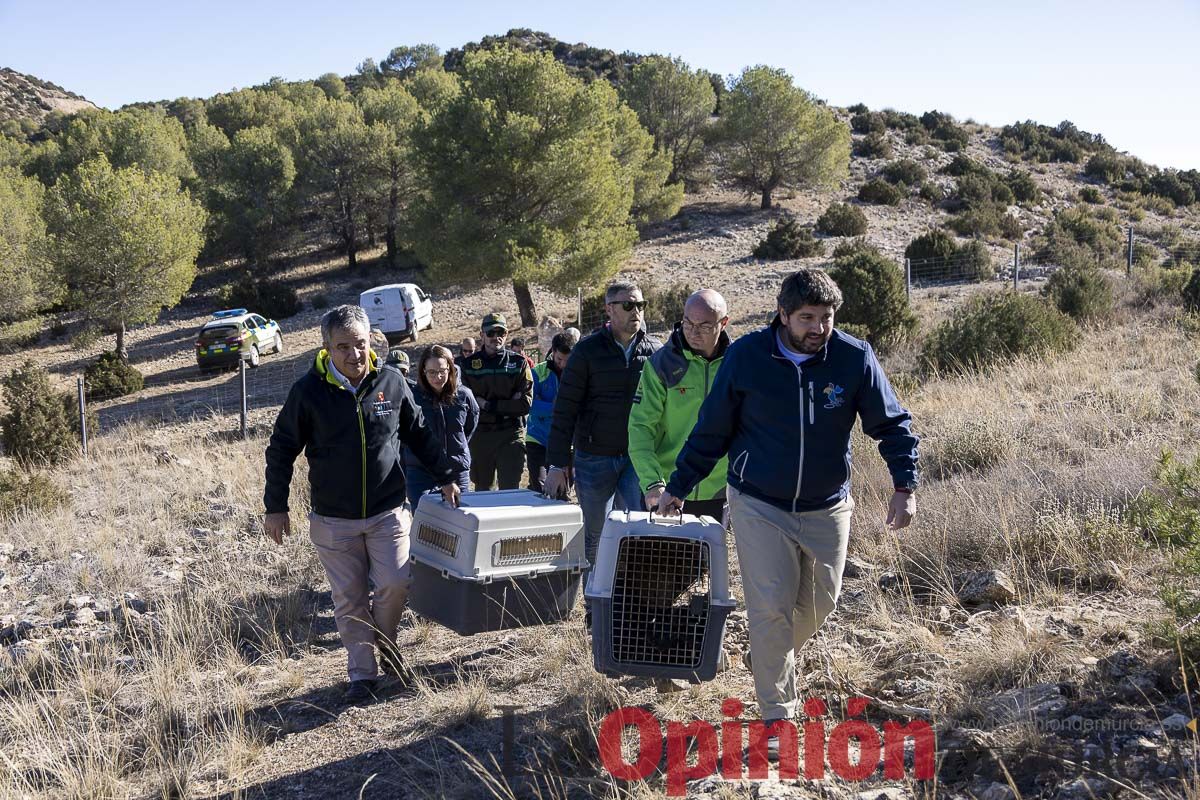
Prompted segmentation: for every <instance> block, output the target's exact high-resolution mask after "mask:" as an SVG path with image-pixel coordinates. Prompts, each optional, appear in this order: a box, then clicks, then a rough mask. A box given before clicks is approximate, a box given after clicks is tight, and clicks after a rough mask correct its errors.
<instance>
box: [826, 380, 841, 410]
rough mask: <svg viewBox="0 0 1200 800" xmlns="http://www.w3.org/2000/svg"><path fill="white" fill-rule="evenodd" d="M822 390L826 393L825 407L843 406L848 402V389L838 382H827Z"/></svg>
mask: <svg viewBox="0 0 1200 800" xmlns="http://www.w3.org/2000/svg"><path fill="white" fill-rule="evenodd" d="M821 392H822V394H824V395H825V406H824V407H825V408H841V407H842V406H843V405H845V404H846V398H845V396H844V395H845V394H846V390H845V389H844V388H843V387H841V386H838V385H837V384H833V383H830V384H826V386H825V388H824V389H822V390H821Z"/></svg>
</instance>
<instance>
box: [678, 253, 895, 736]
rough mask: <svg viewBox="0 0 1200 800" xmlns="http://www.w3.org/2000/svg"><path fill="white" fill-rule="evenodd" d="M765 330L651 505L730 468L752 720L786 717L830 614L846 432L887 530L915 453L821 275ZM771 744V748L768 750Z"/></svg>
mask: <svg viewBox="0 0 1200 800" xmlns="http://www.w3.org/2000/svg"><path fill="white" fill-rule="evenodd" d="M777 303H778V315H777V316H776V318H775V319H774V320H773V321H772V322H771V324H770V325H769V326H768V327H766V328H763V329H761V330H758V331H755V332H753V333H750V334H747V335H745V336H743V337H742V338H740V339H738V340H737V341H735V342H734V343H733V344H732V345H730V347H729V349H728V351H727V352H726V355H725V359H724V363H723V364H722V365H721V368H720V370H719V371H718V372H717V377H716V380H715V381H714V383H713V387H712V390H711V392H710V393H709V395H708V398H707V399H706V400H705V402H704V404H703V405H702V406H701V408H700V414H699V417H698V419H697V422H696V425H695V427H694V428H693V429H692V432H691V434H690V435H689V436H688V439H687V442H686V443H685V444H684V446H683V449H682V450H680V452H679V456H678V458H677V459H676V461H675V471H674V473H673V474H672V475H671V477H670V479H669V480H668V481H667V487H666V489H665V491H664V492H663V495H662V497H661V498H660V499H659V503H658V510H659V512H660V513H679V510H680V508H681V506H682V500H681V498H685V497H687V496H688V494H689V493H690V492H691V491H692V490H693V489H694V488H695V486H696V485H697V484H698V483H700V481H701V480H703V479H704V477H705V476H706V475H708V474H709V472H710V471H711V470H712V468H713V465H714V464H716V463H717V461H718V460H719V459H720V458H721V457H722V456H725V455H728V457H729V468H728V470H727V473H726V478H727V480H728V483H729V493H728V494H729V511H730V515H731V517H732V520H733V529H734V541H735V544H736V546H737V554H738V562H739V564H740V566H741V572H742V586H743V590H744V593H745V600H746V613H747V621H748V622H749V628H750V654H749V655H750V656H751V657H752V658H751V659H749V660H748V661H749V663H750V666H751V670H752V672H753V673H754V689H755V693H756V694H757V695H758V704H759V709H760V713H761V714H762V717H763V719H764V720H766V721H768V722H770V721H774V720H778V719H784V718H788V717H794V716H795V715H796V714H797V712H798V710H799V706H800V700H799V697H798V695H797V691H796V664H795V653H796V651H797V650H798V649H799V648H800V646H801V645H803V644H804V642H805V641H807V640H808V639H809V638H810V637H811V636H812V635H813V634H814V633H815V632H816V631H817V629H818V628H819V627H820V625H821V623H822V622H823V621H824V619H825V617H826V616H828V615H829V613H830V612H831V611H833V609H834V606H835V605H836V603H837V598H838V594H839V592H840V590H841V583H842V569H843V567H844V566H845V563H846V543H847V540H848V538H849V533H850V517H851V513H852V512H853V510H854V501H853V499H851V497H850V432H851V430H852V429H853V428H854V424H855V421H856V420H858V419H861V420H862V429H863V431H864V432H865V433H866V434H867V435H868V436H870V437H871V438H873V439H875V440H876V441H878V442H879V453H880V455H881V456H883V459H884V461H885V462H886V463H887V467H888V471H889V472H890V473H891V478H892V485H893V489H894V491H893V492H892V495H891V500H890V502H889V503H888V509H887V519H886V522H887V525H888V526H889V527H890V528H891V529H893V530H899V529H900V528H904V527H906V526H907V525H908V524H909V522H910V521H911V519H912V517H913V514H915V513H916V501H915V499H914V497H913V491H914V490H915V489H916V486H917V477H918V473H917V442H918V437H917V436H916V435H915V434H914V433H913V432H912V429H911V419H912V418H911V415H910V414H909V412H908V411H906V410H905V409H904V408H903V407H902V406H901V405H900V401H899V400H898V399H897V397H896V393H895V392H894V391H892V387H891V384H889V383H888V379H887V377H886V376H885V375H884V373H883V369H882V367H880V365H879V361H878V360H877V359H876V358H875V353H874V351H873V350H872V349H871V345H869V344H867V343H866V342H864V341H862V340H860V339H856V338H854V337H853V336H850V335H848V334H846V333H843V332H842V331H840V330H836V329H835V328H834V326H833V321H834V314H835V313H836V312H837V309H838V307H839V306H841V304H842V293H841V290H840V289H838V287H837V284H836V283H834V282H833V279H832V278H830V277H829V276H828V275H827V274H826V273H825V272H824V271H823V270H820V269H813V268H809V269H802V270H799V271H797V272H794V273H792V274H791V275H789V276H788V277H787V278H786V279H785V280H784V281H783V285H782V287H781V288H780V291H779V295H778V297H777ZM772 746H774V747H776V748H777V747H778V740H777V739H776V741H774V742H771V741H769V742H768V749H769V750H771V748H772Z"/></svg>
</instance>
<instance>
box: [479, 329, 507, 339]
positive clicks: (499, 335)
mask: <svg viewBox="0 0 1200 800" xmlns="http://www.w3.org/2000/svg"><path fill="white" fill-rule="evenodd" d="M483 335H484V336H486V337H488V338H489V339H503V338H504V337H505V336H507V335H508V331H506V330H504V329H503V328H492V329H491V330H490V331H485V332H484V334H483Z"/></svg>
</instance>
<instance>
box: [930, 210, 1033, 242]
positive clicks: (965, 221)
mask: <svg viewBox="0 0 1200 800" xmlns="http://www.w3.org/2000/svg"><path fill="white" fill-rule="evenodd" d="M946 224H947V225H949V226H950V228H952V229H953V230H954V232H955V233H957V234H958V235H960V236H972V237H973V236H985V237H993V236H1000V237H1003V238H1005V239H1008V240H1009V241H1013V240H1016V239H1020V238H1021V237H1023V236H1024V235H1025V229H1024V227H1023V226H1022V225H1021V221H1020V220H1019V219H1017V218H1016V217H1014V216H1013V215H1012V214H1009V213H1008V211H1007V209H1006V208H1005V207H1004V206H1002V205H999V204H997V203H987V204H985V205H980V206H977V207H974V208H969V209H967V210H966V211H964V212H962V213H961V214H959V215H957V216H955V217H953V218H952V219H951V220H950V221H949V222H948V223H946Z"/></svg>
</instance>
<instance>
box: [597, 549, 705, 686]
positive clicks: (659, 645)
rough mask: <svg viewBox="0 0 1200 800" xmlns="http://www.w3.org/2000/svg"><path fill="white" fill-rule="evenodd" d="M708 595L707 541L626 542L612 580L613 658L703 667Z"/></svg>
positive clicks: (620, 660) (634, 662)
mask: <svg viewBox="0 0 1200 800" xmlns="http://www.w3.org/2000/svg"><path fill="white" fill-rule="evenodd" d="M710 593H711V589H710V586H709V553H708V543H707V542H704V541H699V540H695V539H678V538H671V537H660V536H636V537H627V538H625V539H623V540H622V541H621V545H620V548H619V550H618V552H617V559H616V570H615V574H614V576H613V590H612V647H613V652H612V656H613V660H614V661H616V662H618V663H625V664H652V665H661V666H671V667H689V668H697V667H699V666H700V662H701V659H702V657H703V654H704V634H705V630H706V628H707V624H708V610H709V608H708V607H709V601H710V599H711V597H710Z"/></svg>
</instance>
